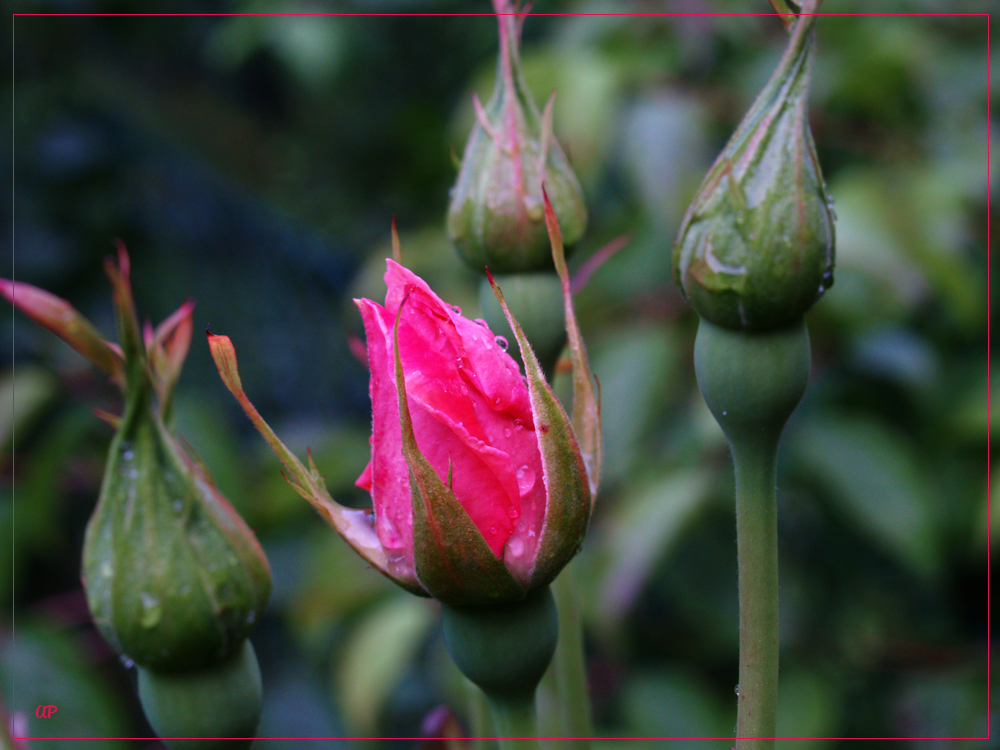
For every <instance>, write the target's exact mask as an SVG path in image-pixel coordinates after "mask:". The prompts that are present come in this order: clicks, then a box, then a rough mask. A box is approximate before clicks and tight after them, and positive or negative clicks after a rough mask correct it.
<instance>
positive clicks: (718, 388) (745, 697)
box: [694, 319, 809, 750]
mask: <svg viewBox="0 0 1000 750" xmlns="http://www.w3.org/2000/svg"><path fill="white" fill-rule="evenodd" d="M694 362H695V372H696V374H697V376H698V387H699V388H700V389H701V392H702V395H703V396H704V397H705V402H706V403H707V404H708V407H709V409H711V411H712V414H713V416H714V417H715V419H716V421H717V422H718V423H719V425H720V426H721V427H722V430H723V432H724V433H725V435H726V439H727V440H728V442H729V447H730V450H731V451H732V455H733V464H734V466H735V470H736V546H737V554H738V558H739V560H738V566H739V597H740V666H739V689H738V692H739V698H738V700H737V721H736V738H737V739H736V747H737V750H771V748H773V747H774V736H775V727H776V722H777V701H778V526H777V491H776V486H775V467H776V461H777V455H778V443H779V441H780V439H781V433H782V430H783V429H784V426H785V423H786V422H787V421H788V417H789V416H790V415H791V413H792V411H793V410H794V409H795V407H796V406H797V405H798V403H799V401H800V400H801V398H802V394H803V393H804V392H805V388H806V383H807V381H808V379H809V333H808V331H807V330H806V326H805V322H804V321H799V322H798V323H797V324H796V325H794V326H792V327H790V328H787V329H780V330H777V331H768V332H764V333H755V332H750V331H733V330H729V329H726V328H720V327H718V326H716V325H713V324H712V323H709V322H707V321H706V320H704V319H703V320H702V321H701V323H700V325H699V326H698V336H697V338H696V340H695V353H694Z"/></svg>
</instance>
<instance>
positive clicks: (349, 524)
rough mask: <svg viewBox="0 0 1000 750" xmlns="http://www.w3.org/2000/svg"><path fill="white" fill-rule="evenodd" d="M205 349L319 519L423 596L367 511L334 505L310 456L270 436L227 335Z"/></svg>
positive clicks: (210, 340)
mask: <svg viewBox="0 0 1000 750" xmlns="http://www.w3.org/2000/svg"><path fill="white" fill-rule="evenodd" d="M205 334H206V336H207V337H208V346H209V349H210V350H211V352H212V359H213V360H214V361H215V366H216V368H218V370H219V375H220V376H221V377H222V382H223V383H225V385H226V388H228V389H229V392H230V393H232V394H233V395H234V396H235V397H236V400H237V401H239V403H240V406H242V407H243V411H245V412H246V414H247V416H248V417H250V421H251V422H253V425H254V427H256V428H257V431H258V432H259V433H260V434H261V435H262V436H263V438H264V440H266V441H267V444H268V445H270V446H271V450H273V451H274V453H275V455H277V457H278V459H279V460H280V461H281V463H282V465H283V466H284V467H285V471H287V472H288V474H287V475H285V480H286V481H287V482H288V483H289V484H290V485H291V486H292V489H294V490H295V491H296V492H298V493H299V494H300V495H301V496H302V497H303V498H305V500H306V501H308V502H309V503H310V504H311V505H312V506H313V507H314V508H315V509H316V510H317V511H318V512H319V514H320V515H321V516H322V517H323V519H324V520H325V521H326V522H327V523H328V524H330V525H331V526H333V528H334V530H335V531H336V532H337V533H338V534H340V536H341V537H342V538H343V539H344V541H345V542H347V543H348V544H349V545H351V547H353V548H354V551H355V552H357V553H358V554H359V555H361V557H362V558H364V559H365V560H366V561H368V562H369V563H370V564H371V565H373V566H374V567H375V568H376V569H378V571H379V572H381V573H383V574H384V575H386V576H388V577H389V578H391V579H392V580H393V581H395V582H396V583H398V584H399V585H400V586H402V587H403V588H405V589H407V590H408V591H411V592H413V593H415V594H422V595H426V592H425V591H424V590H423V588H422V587H421V586H420V583H419V582H418V581H417V580H416V579H415V578H413V577H411V576H401V575H398V571H397V570H396V569H395V568H394V566H392V565H390V562H389V560H388V558H387V556H386V554H385V550H384V549H383V548H382V545H381V543H380V542H379V540H378V536H377V535H376V533H375V528H374V525H373V523H372V514H371V512H370V511H364V510H355V509H353V508H346V507H344V506H343V505H341V504H340V503H338V502H336V501H335V500H334V499H333V498H332V497H331V496H330V493H329V491H328V490H327V489H326V483H325V482H324V481H323V477H322V476H320V473H319V470H318V469H317V468H316V465H315V464H314V463H313V460H312V456H311V455H310V456H309V466H308V468H307V467H305V466H304V465H303V464H302V462H301V461H299V459H298V458H296V456H295V454H294V453H292V452H291V451H290V450H289V449H288V448H287V447H286V446H285V444H284V443H282V442H281V440H280V439H279V438H278V436H277V435H276V434H275V433H274V430H272V429H271V427H270V426H269V425H268V424H267V422H265V421H264V418H263V417H262V416H261V415H260V413H259V412H258V411H257V409H256V408H255V407H254V405H253V404H252V403H250V399H249V398H247V395H246V393H245V392H244V390H243V383H242V382H241V380H240V373H239V369H238V368H237V364H236V350H235V348H233V342H232V341H230V339H229V337H228V336H217V335H215V334H213V333H210V332H208V331H206V332H205Z"/></svg>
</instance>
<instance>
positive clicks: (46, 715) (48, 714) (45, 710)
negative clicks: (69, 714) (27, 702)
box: [35, 705, 59, 719]
mask: <svg viewBox="0 0 1000 750" xmlns="http://www.w3.org/2000/svg"><path fill="white" fill-rule="evenodd" d="M58 710H59V709H58V708H56V707H55V706H53V705H48V706H42V705H39V706H38V708H36V709H35V716H37V717H38V718H39V719H51V718H52V714H54V713H55V712H56V711H58Z"/></svg>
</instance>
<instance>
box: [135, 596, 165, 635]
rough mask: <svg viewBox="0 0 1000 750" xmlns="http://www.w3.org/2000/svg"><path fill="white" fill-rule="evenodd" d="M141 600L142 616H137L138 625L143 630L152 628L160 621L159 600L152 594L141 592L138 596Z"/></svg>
mask: <svg viewBox="0 0 1000 750" xmlns="http://www.w3.org/2000/svg"><path fill="white" fill-rule="evenodd" d="M139 598H140V599H141V600H142V614H141V615H139V624H140V625H142V627H144V628H152V627H155V626H156V623H158V622H159V621H160V614H161V610H160V600H159V599H157V598H156V597H155V596H153V595H152V594H149V593H146V592H145V591H143V592H142V593H141V594H139Z"/></svg>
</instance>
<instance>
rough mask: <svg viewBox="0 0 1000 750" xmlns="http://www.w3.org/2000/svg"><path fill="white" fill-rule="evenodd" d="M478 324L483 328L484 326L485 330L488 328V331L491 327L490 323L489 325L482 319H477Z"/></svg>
mask: <svg viewBox="0 0 1000 750" xmlns="http://www.w3.org/2000/svg"><path fill="white" fill-rule="evenodd" d="M476 322H477V323H478V324H479V325H481V326H482V327H483V328H486V329H489V327H490V324H489V323H487V322H486V321H485V320H483V319H482V318H476Z"/></svg>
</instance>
